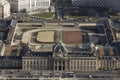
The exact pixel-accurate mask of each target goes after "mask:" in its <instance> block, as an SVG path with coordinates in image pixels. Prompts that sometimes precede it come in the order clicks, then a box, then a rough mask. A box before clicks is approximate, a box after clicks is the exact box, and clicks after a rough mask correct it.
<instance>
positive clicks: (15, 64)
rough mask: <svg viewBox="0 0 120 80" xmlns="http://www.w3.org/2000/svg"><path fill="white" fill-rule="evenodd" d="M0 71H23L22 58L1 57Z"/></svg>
mask: <svg viewBox="0 0 120 80" xmlns="http://www.w3.org/2000/svg"><path fill="white" fill-rule="evenodd" d="M0 64H1V65H0V69H21V68H22V61H21V58H20V57H17V56H16V57H15V56H11V57H5V56H0Z"/></svg>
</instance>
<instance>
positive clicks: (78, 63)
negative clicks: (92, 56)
mask: <svg viewBox="0 0 120 80" xmlns="http://www.w3.org/2000/svg"><path fill="white" fill-rule="evenodd" d="M71 65H96V61H83V60H81V61H71Z"/></svg>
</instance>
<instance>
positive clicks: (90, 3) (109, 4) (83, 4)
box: [72, 0, 120, 12]
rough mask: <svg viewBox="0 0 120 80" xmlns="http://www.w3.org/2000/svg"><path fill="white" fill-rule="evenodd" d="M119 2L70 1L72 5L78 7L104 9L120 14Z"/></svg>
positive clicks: (99, 0) (112, 0)
mask: <svg viewBox="0 0 120 80" xmlns="http://www.w3.org/2000/svg"><path fill="white" fill-rule="evenodd" d="M119 4H120V0H72V5H74V6H80V7H103V8H104V7H105V8H108V9H110V10H111V11H113V12H120V5H119Z"/></svg>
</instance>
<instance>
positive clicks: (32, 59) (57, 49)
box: [22, 42, 120, 72]
mask: <svg viewBox="0 0 120 80" xmlns="http://www.w3.org/2000/svg"><path fill="white" fill-rule="evenodd" d="M88 48H90V46H88V45H87V46H86V49H85V47H84V50H82V51H76V52H72V53H71V52H69V51H68V49H67V48H66V47H65V45H64V44H63V43H62V42H58V43H56V44H55V45H54V46H53V52H33V51H31V50H29V51H27V52H26V53H25V55H24V56H23V57H22V70H24V71H36V70H41V71H43V70H48V71H54V72H59V71H60V72H61V71H62V72H67V71H68V72H69V71H71V72H91V71H98V70H114V69H119V68H120V58H119V57H111V56H102V57H100V56H95V55H94V54H95V53H96V51H95V50H94V49H92V48H90V49H89V50H88Z"/></svg>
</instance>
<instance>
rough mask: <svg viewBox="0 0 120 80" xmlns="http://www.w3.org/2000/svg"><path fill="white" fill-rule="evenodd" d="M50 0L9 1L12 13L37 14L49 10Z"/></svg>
mask: <svg viewBox="0 0 120 80" xmlns="http://www.w3.org/2000/svg"><path fill="white" fill-rule="evenodd" d="M50 1H51V0H11V1H10V3H11V11H12V12H23V13H24V12H26V13H30V14H32V13H38V12H42V11H43V12H46V11H48V10H49V7H50Z"/></svg>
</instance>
